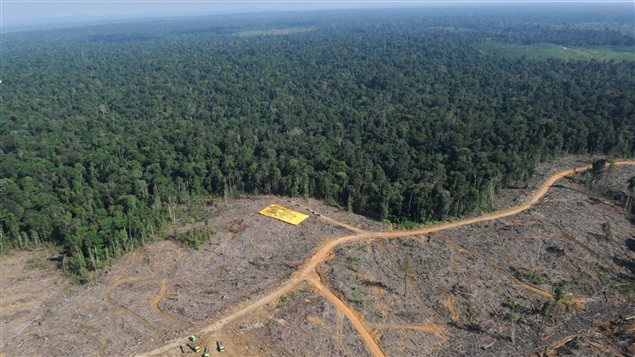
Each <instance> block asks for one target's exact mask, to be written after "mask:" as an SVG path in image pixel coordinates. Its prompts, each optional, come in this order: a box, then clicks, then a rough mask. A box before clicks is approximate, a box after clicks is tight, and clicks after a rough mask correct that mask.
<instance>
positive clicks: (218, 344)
mask: <svg viewBox="0 0 635 357" xmlns="http://www.w3.org/2000/svg"><path fill="white" fill-rule="evenodd" d="M216 349H217V350H218V352H225V346H224V345H223V341H216Z"/></svg>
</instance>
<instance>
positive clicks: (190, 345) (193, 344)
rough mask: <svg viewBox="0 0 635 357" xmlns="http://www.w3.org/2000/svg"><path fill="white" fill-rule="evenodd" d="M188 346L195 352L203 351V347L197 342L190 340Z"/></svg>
mask: <svg viewBox="0 0 635 357" xmlns="http://www.w3.org/2000/svg"><path fill="white" fill-rule="evenodd" d="M187 346H188V347H189V348H191V349H192V351H194V352H201V347H200V346H199V345H198V344H196V343H194V342H192V341H190V342H188V343H187Z"/></svg>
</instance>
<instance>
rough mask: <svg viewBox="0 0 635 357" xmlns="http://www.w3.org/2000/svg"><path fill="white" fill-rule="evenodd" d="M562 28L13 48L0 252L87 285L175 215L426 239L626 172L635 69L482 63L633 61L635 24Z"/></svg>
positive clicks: (327, 27) (122, 28)
mask: <svg viewBox="0 0 635 357" xmlns="http://www.w3.org/2000/svg"><path fill="white" fill-rule="evenodd" d="M558 9H559V8H558ZM558 9H555V10H554V9H551V10H549V12H548V14H545V13H544V12H541V11H538V10H536V9H533V8H531V9H529V10H527V9H522V8H519V9H516V8H514V9H503V10H499V11H494V10H493V9H487V8H485V9H484V10H481V11H482V12H483V13H482V16H474V13H473V12H474V11H476V10H474V9H472V11H467V10H465V11H451V10H448V9H444V8H438V9H436V8H433V9H427V10H425V11H424V10H421V11H410V10H391V11H379V10H374V11H373V10H364V11H362V10H359V11H356V12H354V13H352V14H351V13H350V12H341V11H323V12H312V13H297V14H295V15H294V16H289V15H288V14H286V15H281V14H266V15H261V16H256V15H231V16H222V17H220V16H216V17H214V16H212V17H202V18H196V19H185V20H184V19H170V20H160V21H159V20H155V21H144V22H124V23H120V24H114V25H99V26H91V27H81V28H69V29H57V30H47V31H26V32H15V33H7V34H5V35H3V36H4V37H3V42H2V61H1V63H0V69H1V70H0V73H1V74H2V78H1V79H2V82H1V83H0V104H1V105H0V202H1V204H0V249H1V250H2V251H4V252H6V251H9V250H12V249H25V248H30V247H35V246H37V245H39V244H42V243H45V242H48V243H52V244H55V245H59V246H61V247H63V248H64V255H65V263H64V267H65V269H66V270H67V271H68V272H70V273H71V274H73V275H75V276H78V277H79V278H80V279H81V280H83V281H86V280H87V279H89V277H90V275H91V272H92V271H95V270H96V269H99V268H100V267H102V266H104V264H106V263H107V262H108V261H109V260H110V259H112V258H113V257H116V256H119V255H121V254H123V253H124V252H126V251H130V250H132V249H134V248H135V247H138V246H140V245H142V244H144V243H145V242H147V241H150V240H153V239H158V238H162V232H164V229H165V227H166V226H167V225H168V223H169V221H170V219H169V215H170V210H171V209H174V207H175V206H178V205H184V204H187V203H188V202H189V200H190V198H191V197H209V198H210V199H212V200H213V199H225V198H231V197H235V196H237V195H240V194H277V195H285V196H304V197H314V198H318V199H321V200H324V201H326V202H328V203H331V204H336V205H340V206H342V207H344V208H346V209H349V210H351V211H353V212H356V213H360V214H363V215H367V216H370V217H374V218H377V219H384V218H387V219H390V220H392V221H406V220H408V221H415V222H428V221H432V220H441V219H447V218H450V217H456V216H461V215H465V214H469V213H471V212H474V211H477V210H480V211H485V210H488V209H489V208H490V205H491V201H492V198H493V196H494V195H495V193H496V190H497V189H499V188H502V187H507V186H510V185H514V186H516V185H522V184H524V182H525V181H526V180H527V179H528V178H529V177H530V176H531V175H532V173H533V170H534V169H535V167H536V165H537V164H538V163H540V162H543V161H548V160H552V159H554V158H557V157H561V156H564V155H568V154H604V155H607V156H608V157H632V156H633V154H634V153H635V119H634V118H635V110H634V105H635V77H634V76H633V73H634V70H635V62H634V61H632V60H628V59H624V60H615V59H608V60H596V59H594V58H590V59H586V58H582V59H576V58H566V59H563V58H558V57H554V58H550V57H548V56H540V57H536V58H533V57H530V56H505V55H503V54H501V53H500V51H494V52H491V51H490V52H488V51H484V50H483V48H484V47H483V44H487V43H489V44H491V43H499V44H501V45H502V44H507V45H514V46H521V45H528V44H544V43H549V44H555V45H560V46H576V47H578V48H587V49H589V50H590V51H591V50H593V49H594V48H598V49H599V50H601V49H605V48H611V51H614V52H615V51H617V52H620V51H621V52H624V53H629V52H630V53H632V51H633V49H634V48H635V36H634V35H633V33H632V26H631V27H630V29H631V30H630V32H629V30H628V28H629V23H630V24H631V25H632V16H631V15H629V13H630V12H628V11H626V12H624V11H623V9H621V8H619V7H615V8H613V7H611V6H607V7H603V8H602V9H595V8H592V9H590V10H589V9H587V10H588V11H584V10H583V9H580V10H576V11H565V10H566V9H564V10H562V9H560V10H561V12H560V13H559V12H557V11H556V10H558ZM455 10H456V9H455ZM625 29H626V30H625ZM599 50H595V51H599ZM618 58H620V57H618Z"/></svg>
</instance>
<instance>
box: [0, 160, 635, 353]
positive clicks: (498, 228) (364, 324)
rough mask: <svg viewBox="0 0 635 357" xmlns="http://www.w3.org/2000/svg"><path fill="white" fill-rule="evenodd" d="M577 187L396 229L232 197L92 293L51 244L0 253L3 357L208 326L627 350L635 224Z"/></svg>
mask: <svg viewBox="0 0 635 357" xmlns="http://www.w3.org/2000/svg"><path fill="white" fill-rule="evenodd" d="M571 160H574V161H575V160H577V159H569V161H567V162H565V163H560V164H562V165H565V166H566V165H570V164H571V162H570V161H571ZM558 165H559V164H557V165H553V166H551V167H543V168H542V169H541V170H543V171H541V172H544V173H549V174H551V173H554V172H555V171H557V170H556V168H557V166H558ZM574 166H575V165H574ZM560 168H562V166H560ZM633 175H635V167H634V166H620V167H618V169H617V171H616V173H615V175H613V176H612V177H610V180H608V182H609V183H610V184H611V185H612V186H613V187H619V188H621V189H622V190H624V191H626V181H627V180H628V178H630V177H631V176H633ZM544 178H545V176H541V175H537V178H535V179H533V181H532V182H531V184H530V185H528V187H526V188H520V189H515V190H508V192H507V193H504V194H503V195H502V196H501V197H503V199H500V200H499V201H497V204H496V205H497V207H511V206H513V205H514V204H518V203H519V202H521V201H522V199H524V198H526V197H529V195H530V194H531V193H532V192H533V191H534V189H535V188H536V187H538V186H539V185H540V184H541V183H542V181H543V180H544ZM580 180H581V176H580V175H578V176H576V177H574V178H572V179H564V180H560V181H558V182H557V184H556V185H555V187H553V188H552V189H551V190H550V191H549V192H548V193H547V195H546V196H545V197H543V198H542V199H541V201H540V203H538V204H537V205H535V206H532V207H531V208H529V209H527V210H525V211H523V212H520V213H518V214H515V215H513V216H509V217H505V218H499V219H496V220H491V221H487V222H480V223H473V224H470V225H465V226H461V227H457V228H450V229H445V230H442V231H438V232H432V233H420V232H423V231H419V232H413V233H412V234H408V233H407V232H406V233H399V232H394V233H395V234H394V235H389V234H382V235H380V234H378V233H375V232H378V231H382V230H383V231H387V230H389V229H390V227H387V226H385V225H383V224H381V223H379V222H376V221H373V220H370V219H367V218H364V217H361V216H358V215H354V214H352V213H349V212H345V211H344V210H341V209H338V208H335V207H329V206H327V205H324V204H323V203H321V202H319V201H315V200H305V199H292V200H287V199H284V198H280V197H274V196H258V197H244V198H240V199H236V200H233V201H230V203H229V205H228V206H227V207H225V206H224V204H218V205H215V206H210V210H212V211H214V212H213V213H214V215H213V218H212V219H209V220H208V221H207V222H198V223H194V224H189V225H184V226H181V227H178V228H177V229H179V230H187V229H190V228H191V227H193V226H195V225H203V224H207V225H209V226H210V227H211V228H212V230H213V232H214V233H213V234H211V235H210V237H209V240H208V241H207V242H206V243H205V244H204V245H203V246H202V247H201V248H200V249H199V250H191V249H186V248H184V247H182V246H181V245H179V244H178V243H176V242H174V241H171V240H164V241H160V242H155V243H151V244H148V245H146V246H145V247H143V248H141V249H137V250H135V251H134V252H132V253H129V254H127V255H125V256H123V257H122V258H120V259H118V261H117V262H115V263H114V264H113V265H112V266H111V267H110V268H109V269H108V271H104V272H102V274H101V275H100V277H99V279H98V281H96V282H95V283H93V284H91V285H89V286H77V285H74V284H71V283H70V282H68V281H67V280H66V279H65V278H64V277H63V276H62V275H61V274H60V272H59V270H58V269H56V268H55V262H52V261H49V260H48V259H46V258H47V254H49V255H51V254H52V253H47V252H46V251H39V252H20V253H16V254H14V255H12V256H8V257H2V261H1V262H0V273H1V274H0V286H1V287H2V289H1V290H0V337H1V338H0V354H1V355H6V356H21V355H39V354H46V355H56V356H63V355H69V356H71V355H72V356H76V355H84V356H95V355H99V356H114V355H117V356H124V355H138V354H146V353H148V352H149V351H153V350H154V351H159V352H158V354H159V355H169V356H180V355H183V354H187V355H191V356H194V355H196V354H194V353H193V352H191V351H190V350H188V348H187V347H185V349H184V351H185V352H181V349H180V348H179V345H181V344H185V343H186V340H185V339H184V336H188V335H189V334H192V333H199V332H200V331H205V332H204V333H202V334H201V336H200V339H199V344H200V345H201V347H203V346H205V345H210V346H213V345H214V344H215V342H216V341H217V340H222V341H223V343H224V345H225V346H226V350H227V352H226V353H225V355H227V356H280V355H283V356H285V355H287V356H288V355H293V356H296V355H306V356H315V355H329V356H331V355H332V356H360V355H368V354H374V355H384V354H389V355H399V356H409V355H412V356H421V355H457V354H467V355H496V356H498V355H530V354H532V353H535V354H537V355H539V354H543V355H556V354H566V353H569V354H573V355H579V356H594V355H597V356H600V355H607V354H615V355H629V351H632V348H633V347H635V346H634V345H633V341H635V333H634V331H635V329H634V323H635V317H634V316H635V304H634V303H633V298H634V297H635V293H634V290H635V289H634V286H635V282H634V279H633V276H634V274H633V273H634V267H635V253H634V251H633V249H634V248H633V246H634V244H633V243H632V242H633V241H635V226H634V225H633V224H632V222H631V221H630V217H629V216H628V215H627V214H626V213H625V212H624V211H623V210H622V208H621V207H618V206H617V205H615V204H614V203H612V202H609V201H608V200H605V199H602V198H591V197H590V195H589V193H588V192H586V189H585V188H584V187H583V186H582V185H581V181H580ZM271 203H278V204H281V205H284V206H286V207H289V208H292V209H296V210H298V211H303V212H305V213H307V214H310V212H308V211H307V208H308V209H309V210H315V211H317V212H319V213H320V214H321V217H318V216H317V215H314V214H310V217H309V218H308V219H307V220H306V221H305V222H303V223H302V224H301V225H299V226H292V225H289V224H286V223H283V222H280V221H276V220H273V219H270V218H267V217H264V216H261V215H259V214H258V213H257V212H258V211H259V210H260V209H262V208H264V207H265V206H267V205H268V204H271ZM606 223H608V225H609V226H610V235H609V236H608V237H607V233H606V229H603V224H605V227H606ZM390 233H393V232H390ZM393 236H394V237H395V238H393V239H383V238H391V237H393ZM342 237H346V239H343V240H342ZM335 242H338V243H337V244H335ZM339 242H342V243H344V244H340V243H339ZM346 242H348V243H346ZM331 244H332V247H334V249H332V250H331V249H330V248H328V247H330V246H331ZM338 244H339V245H338ZM318 247H319V252H318ZM316 252H318V253H319V254H316ZM38 254H39V255H38ZM317 255H320V257H319V258H317V257H316V256H317ZM321 255H324V256H321ZM323 258H325V259H326V260H325V261H323ZM314 269H315V270H316V272H317V273H318V274H317V275H316V274H315V273H313V270H314ZM556 287H559V289H561V290H562V291H563V293H562V294H559V295H563V296H558V299H556V295H555V291H556ZM556 300H557V301H556ZM170 341H172V342H170ZM168 342H170V343H168ZM160 346H165V348H161V349H158V350H156V348H157V347H160ZM188 351H190V352H188Z"/></svg>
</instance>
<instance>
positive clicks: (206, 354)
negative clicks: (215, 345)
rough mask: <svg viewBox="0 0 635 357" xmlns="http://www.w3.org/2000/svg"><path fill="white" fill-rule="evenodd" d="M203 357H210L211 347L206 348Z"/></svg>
mask: <svg viewBox="0 0 635 357" xmlns="http://www.w3.org/2000/svg"><path fill="white" fill-rule="evenodd" d="M203 357H209V346H205V351H204V352H203Z"/></svg>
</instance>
